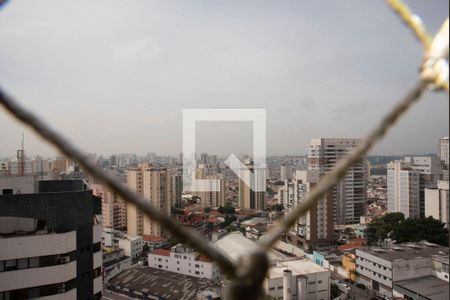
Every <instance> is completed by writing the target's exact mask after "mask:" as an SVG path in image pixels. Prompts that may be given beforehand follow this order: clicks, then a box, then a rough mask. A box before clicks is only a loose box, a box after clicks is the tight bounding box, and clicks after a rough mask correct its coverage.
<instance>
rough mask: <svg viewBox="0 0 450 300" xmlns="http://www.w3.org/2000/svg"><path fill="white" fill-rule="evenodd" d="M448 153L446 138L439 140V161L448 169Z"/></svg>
mask: <svg viewBox="0 0 450 300" xmlns="http://www.w3.org/2000/svg"><path fill="white" fill-rule="evenodd" d="M448 155H449V152H448V136H447V137H443V138H440V139H439V152H438V156H439V159H440V160H441V161H442V162H443V164H444V165H445V166H447V169H448V161H449V157H448Z"/></svg>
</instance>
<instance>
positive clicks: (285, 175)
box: [280, 164, 294, 180]
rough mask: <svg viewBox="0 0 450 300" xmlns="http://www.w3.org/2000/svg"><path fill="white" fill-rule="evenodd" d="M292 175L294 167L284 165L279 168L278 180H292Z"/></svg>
mask: <svg viewBox="0 0 450 300" xmlns="http://www.w3.org/2000/svg"><path fill="white" fill-rule="evenodd" d="M293 175H294V167H293V166H290V165H286V164H282V165H281V166H280V178H281V180H287V179H292V177H293Z"/></svg>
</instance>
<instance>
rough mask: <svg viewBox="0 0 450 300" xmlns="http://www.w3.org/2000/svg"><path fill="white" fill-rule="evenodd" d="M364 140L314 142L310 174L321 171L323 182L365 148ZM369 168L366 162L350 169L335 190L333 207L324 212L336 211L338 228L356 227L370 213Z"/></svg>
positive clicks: (322, 139)
mask: <svg viewBox="0 0 450 300" xmlns="http://www.w3.org/2000/svg"><path fill="white" fill-rule="evenodd" d="M361 142H362V139H344V138H318V139H312V140H311V142H310V147H309V151H308V170H312V171H318V172H319V177H320V178H321V177H322V176H324V175H325V174H327V173H329V172H330V171H331V170H332V169H333V168H334V166H335V165H336V163H337V162H338V161H339V160H341V159H343V158H344V157H346V156H348V155H349V153H350V152H351V151H352V150H353V149H354V148H355V147H357V146H358V145H359V144H361ZM368 172H369V171H368V165H367V161H366V160H365V159H362V160H360V161H359V162H357V163H356V164H354V166H353V167H352V168H350V169H349V170H348V171H347V173H346V175H345V177H344V178H343V179H342V180H341V181H340V182H339V183H338V184H337V185H335V187H334V188H333V191H332V192H333V194H332V201H331V203H333V207H328V204H327V201H325V203H324V205H327V206H326V207H325V208H324V210H325V211H327V212H329V211H331V210H333V220H334V223H335V224H338V225H343V224H354V223H358V222H359V218H360V216H363V215H364V214H365V212H366V189H367V181H368Z"/></svg>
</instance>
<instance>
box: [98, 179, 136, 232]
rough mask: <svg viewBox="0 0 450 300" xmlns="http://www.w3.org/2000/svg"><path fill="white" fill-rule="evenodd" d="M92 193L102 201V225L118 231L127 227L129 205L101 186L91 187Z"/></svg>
mask: <svg viewBox="0 0 450 300" xmlns="http://www.w3.org/2000/svg"><path fill="white" fill-rule="evenodd" d="M91 189H92V193H93V194H94V195H95V196H97V197H99V198H100V199H101V200H102V225H103V227H111V228H114V229H117V230H124V229H125V228H126V227H127V204H126V202H125V201H123V200H122V199H120V198H119V196H117V195H116V194H115V193H114V192H112V191H111V190H109V189H108V188H106V187H104V186H103V185H101V184H92V185H91Z"/></svg>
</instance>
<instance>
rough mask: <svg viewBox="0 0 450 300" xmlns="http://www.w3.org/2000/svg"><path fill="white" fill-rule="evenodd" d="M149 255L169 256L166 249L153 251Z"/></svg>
mask: <svg viewBox="0 0 450 300" xmlns="http://www.w3.org/2000/svg"><path fill="white" fill-rule="evenodd" d="M151 254H154V255H161V256H170V250H166V249H155V250H153V252H152V253H151Z"/></svg>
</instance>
